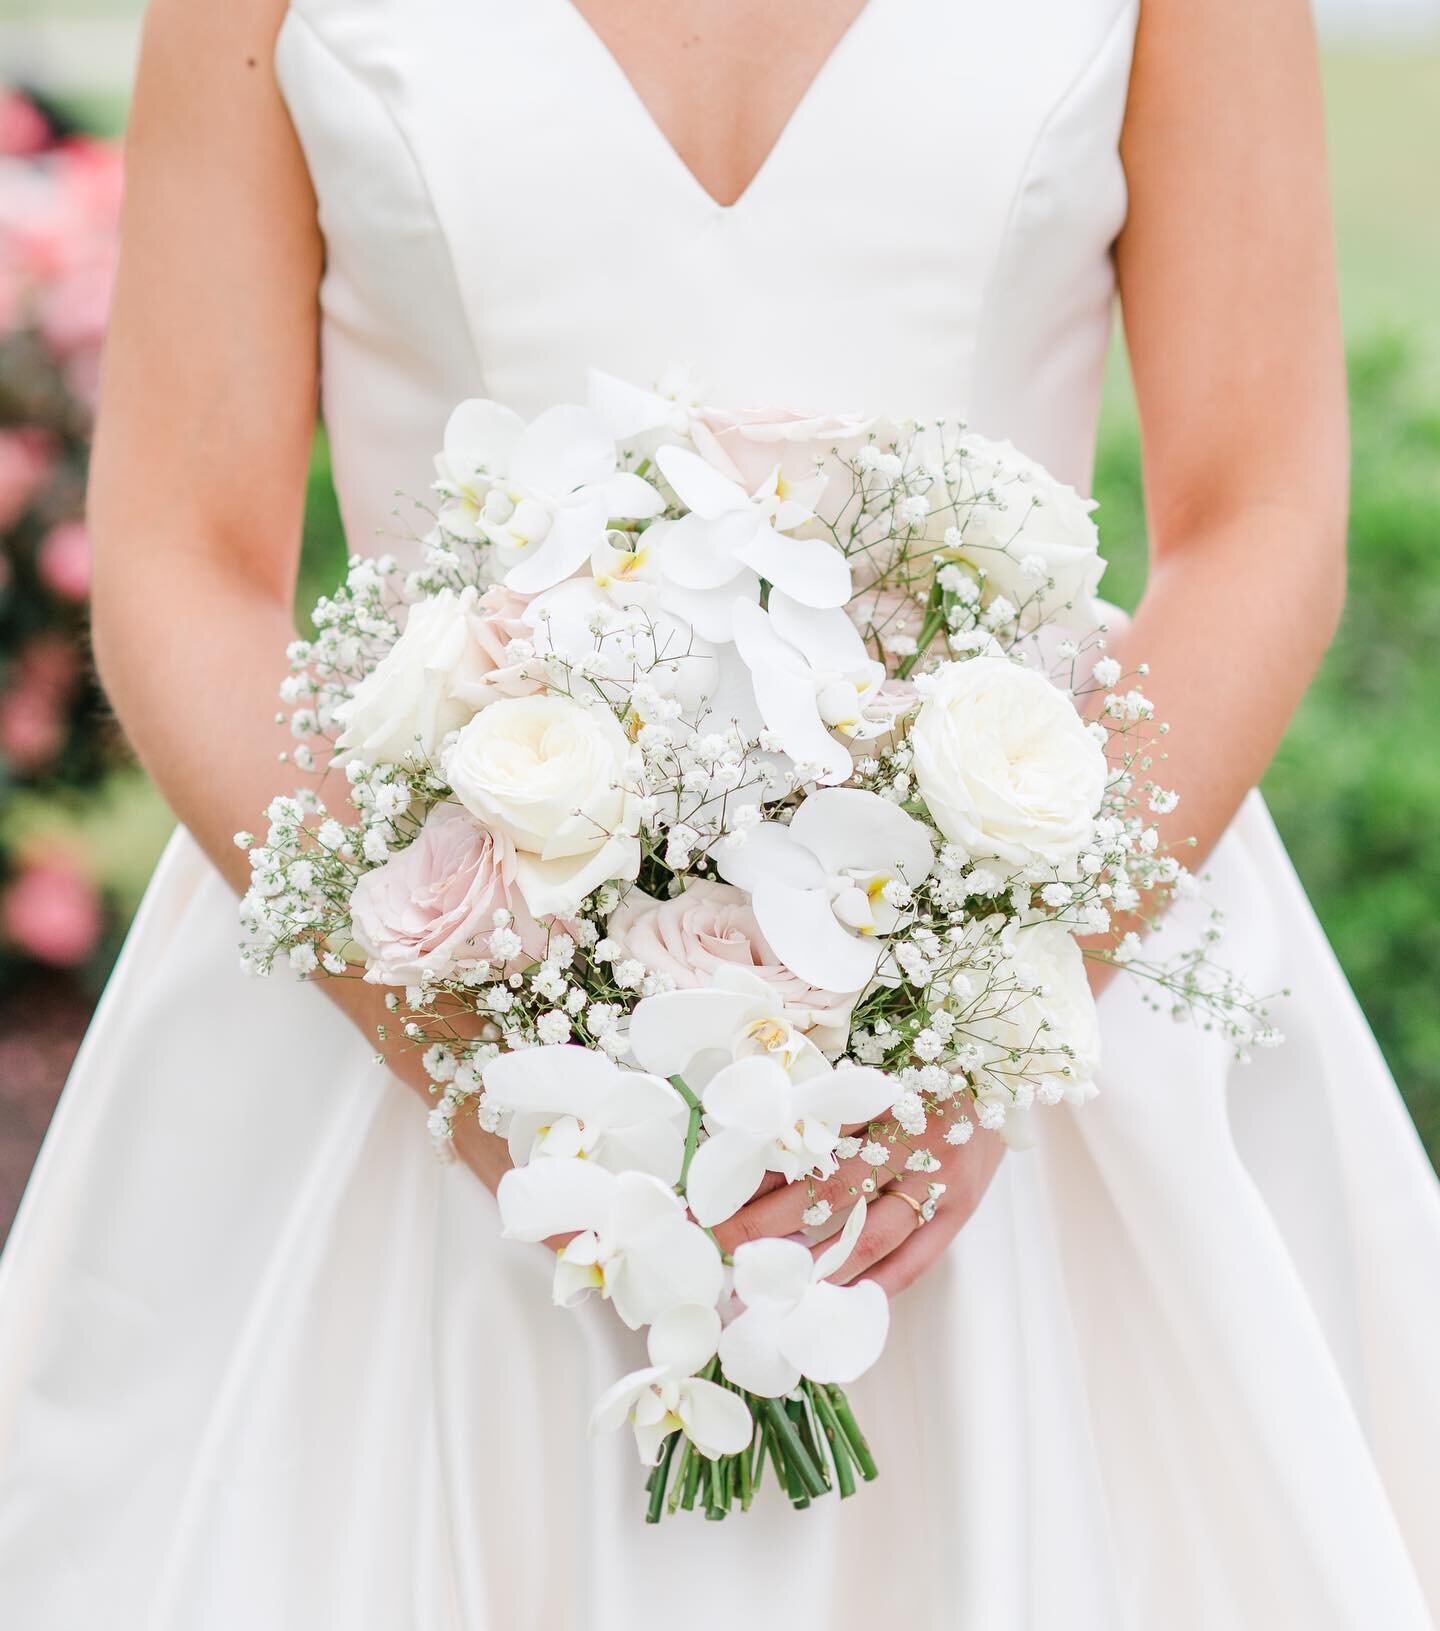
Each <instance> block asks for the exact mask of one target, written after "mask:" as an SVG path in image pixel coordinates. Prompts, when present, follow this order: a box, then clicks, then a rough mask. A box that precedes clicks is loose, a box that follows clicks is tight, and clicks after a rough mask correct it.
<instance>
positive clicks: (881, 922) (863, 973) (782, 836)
mask: <svg viewBox="0 0 1440 1631" xmlns="http://www.w3.org/2000/svg"><path fill="white" fill-rule="evenodd" d="M933 861H934V850H933V846H932V843H931V839H930V834H929V832H928V831H927V830H926V828H925V827H924V826H922V825H921V823H920V822H918V821H916V820H915V818H914V817H913V816H910V815H907V814H906V813H905V811H904V810H902V809H900V808H899V807H898V806H897V805H895V804H892V803H891V802H890V800H889V799H884V798H881V797H880V795H879V794H878V793H867V792H865V791H863V790H862V789H860V788H857V787H827V788H822V789H821V790H819V791H818V792H814V793H811V794H810V796H809V797H808V798H807V799H806V800H805V802H804V803H803V804H802V805H801V806H800V808H799V809H798V810H797V811H796V812H795V816H794V819H793V820H792V821H791V823H790V825H789V826H788V827H786V826H782V825H781V824H780V823H779V822H774V821H767V822H764V823H763V824H762V825H761V826H759V827H756V828H754V829H753V830H751V831H750V832H748V833H747V834H746V835H745V838H744V841H743V843H739V844H733V845H722V846H721V848H720V850H719V851H718V853H717V855H716V863H717V865H718V866H719V869H720V875H721V876H722V877H723V878H724V879H725V880H726V882H727V883H732V884H734V885H736V886H737V887H738V888H740V889H744V890H745V891H747V892H748V894H749V895H750V897H751V906H752V909H753V910H754V913H755V921H756V922H757V923H758V924H759V925H760V928H761V931H762V932H763V933H764V935H765V938H766V939H767V940H768V941H769V942H770V945H771V947H772V949H773V950H774V952H775V954H776V956H778V957H779V958H780V960H781V961H782V962H783V963H784V964H785V966H786V967H787V968H789V969H792V970H793V971H794V972H795V973H796V974H797V975H799V977H800V978H801V979H802V980H806V981H808V982H809V983H810V984H811V985H815V986H819V987H820V988H821V989H822V990H827V991H858V990H860V989H861V988H862V987H864V986H865V985H866V984H867V983H868V981H869V980H870V979H871V977H872V976H873V975H874V973H875V969H876V965H877V964H878V962H879V960H880V956H881V953H882V952H883V950H884V945H885V936H886V935H887V934H888V933H889V932H890V931H891V930H892V929H893V928H894V927H895V926H896V924H897V922H898V921H899V917H900V911H899V907H900V904H901V903H903V902H904V901H905V900H908V898H909V896H910V894H911V892H912V891H913V890H915V889H917V888H919V886H920V885H921V884H922V883H923V882H924V881H925V879H926V878H927V877H929V875H930V868H931V866H932V864H933Z"/></svg>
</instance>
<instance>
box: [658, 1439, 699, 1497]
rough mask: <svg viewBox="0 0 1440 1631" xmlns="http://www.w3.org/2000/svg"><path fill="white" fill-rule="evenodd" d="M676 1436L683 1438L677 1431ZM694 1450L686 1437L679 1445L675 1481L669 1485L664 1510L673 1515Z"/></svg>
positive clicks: (687, 1474) (682, 1490)
mask: <svg viewBox="0 0 1440 1631" xmlns="http://www.w3.org/2000/svg"><path fill="white" fill-rule="evenodd" d="M675 1437H676V1438H684V1434H682V1433H677V1434H676V1435H675ZM694 1456H695V1450H694V1447H693V1446H692V1445H691V1443H690V1440H689V1439H688V1438H687V1439H685V1442H684V1443H683V1444H682V1445H681V1446H680V1454H679V1456H678V1457H677V1458H676V1466H675V1481H674V1483H672V1484H671V1486H670V1499H669V1500H668V1501H667V1502H666V1503H665V1510H666V1511H667V1512H668V1513H669V1514H670V1515H671V1517H673V1516H674V1515H675V1514H676V1513H677V1512H678V1511H679V1510H680V1497H681V1496H682V1495H683V1494H684V1493H685V1480H686V1478H687V1477H688V1476H689V1473H690V1463H691V1461H692V1460H693V1459H694Z"/></svg>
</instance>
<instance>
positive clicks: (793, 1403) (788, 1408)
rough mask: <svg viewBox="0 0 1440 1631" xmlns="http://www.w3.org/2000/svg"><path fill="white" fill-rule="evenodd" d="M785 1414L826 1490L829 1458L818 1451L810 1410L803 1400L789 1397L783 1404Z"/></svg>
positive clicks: (828, 1477) (828, 1485)
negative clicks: (793, 1425) (792, 1424)
mask: <svg viewBox="0 0 1440 1631" xmlns="http://www.w3.org/2000/svg"><path fill="white" fill-rule="evenodd" d="M785 1414H786V1415H787V1416H789V1418H790V1420H791V1421H792V1422H793V1423H794V1424H795V1431H796V1432H797V1433H798V1434H799V1435H800V1442H801V1443H802V1444H803V1445H804V1446H805V1453H806V1455H808V1456H809V1457H810V1463H811V1465H812V1466H813V1467H814V1468H815V1471H816V1472H818V1473H819V1474H820V1482H821V1483H822V1484H823V1485H824V1486H825V1488H826V1489H827V1490H828V1489H829V1488H830V1463H829V1458H828V1457H827V1456H824V1455H822V1454H821V1453H820V1445H819V1443H818V1441H817V1440H816V1437H815V1431H814V1428H813V1427H812V1425H811V1421H810V1412H809V1411H808V1410H807V1409H806V1408H805V1401H804V1399H803V1398H800V1399H789V1400H787V1401H786V1404H785Z"/></svg>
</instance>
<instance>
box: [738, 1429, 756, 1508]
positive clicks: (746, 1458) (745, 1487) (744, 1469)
mask: <svg viewBox="0 0 1440 1631" xmlns="http://www.w3.org/2000/svg"><path fill="white" fill-rule="evenodd" d="M735 1476H736V1481H737V1483H738V1484H739V1486H740V1488H739V1495H740V1510H741V1511H742V1512H748V1511H749V1510H750V1501H751V1498H752V1497H753V1495H754V1493H755V1486H754V1467H753V1464H752V1462H751V1460H750V1446H749V1445H748V1444H747V1445H746V1446H745V1448H744V1449H743V1450H741V1452H740V1454H739V1455H737V1456H736V1457H735Z"/></svg>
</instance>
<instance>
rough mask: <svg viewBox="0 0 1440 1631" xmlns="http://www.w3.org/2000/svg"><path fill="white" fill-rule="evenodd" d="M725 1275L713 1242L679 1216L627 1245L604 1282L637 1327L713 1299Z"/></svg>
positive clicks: (628, 1321)
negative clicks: (682, 1308) (684, 1307)
mask: <svg viewBox="0 0 1440 1631" xmlns="http://www.w3.org/2000/svg"><path fill="white" fill-rule="evenodd" d="M635 1176H638V1174H636V1175H635ZM724 1278H725V1268H724V1264H722V1263H721V1261H720V1253H719V1251H718V1249H717V1248H716V1246H715V1243H714V1242H713V1241H712V1240H711V1239H710V1237H709V1236H708V1235H707V1234H706V1233H705V1231H704V1230H703V1229H700V1228H698V1227H697V1226H696V1225H695V1224H693V1223H685V1222H680V1221H678V1220H677V1221H676V1222H674V1223H672V1224H669V1225H667V1226H666V1227H664V1228H661V1229H654V1230H651V1231H650V1233H648V1234H647V1235H645V1236H644V1237H643V1238H642V1239H640V1240H637V1241H636V1242H635V1243H634V1244H633V1245H630V1246H628V1247H627V1249H626V1251H625V1254H624V1256H623V1258H622V1259H620V1260H619V1262H618V1263H617V1264H615V1265H612V1267H611V1269H610V1272H609V1273H608V1274H607V1276H606V1287H607V1289H608V1290H609V1292H610V1300H611V1301H612V1302H613V1303H614V1305H615V1312H616V1313H617V1314H618V1315H619V1316H620V1318H621V1319H622V1320H624V1321H625V1323H626V1324H627V1325H628V1326H629V1327H630V1328H631V1330H638V1329H639V1328H640V1327H641V1326H642V1325H649V1324H652V1323H653V1322H654V1321H655V1320H657V1319H659V1318H660V1316H661V1315H662V1314H665V1313H667V1312H668V1311H669V1310H670V1309H672V1308H675V1307H677V1306H678V1305H680V1304H682V1303H710V1304H712V1305H713V1304H715V1303H717V1302H718V1301H719V1300H720V1288H721V1286H722V1284H723V1283H724Z"/></svg>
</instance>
